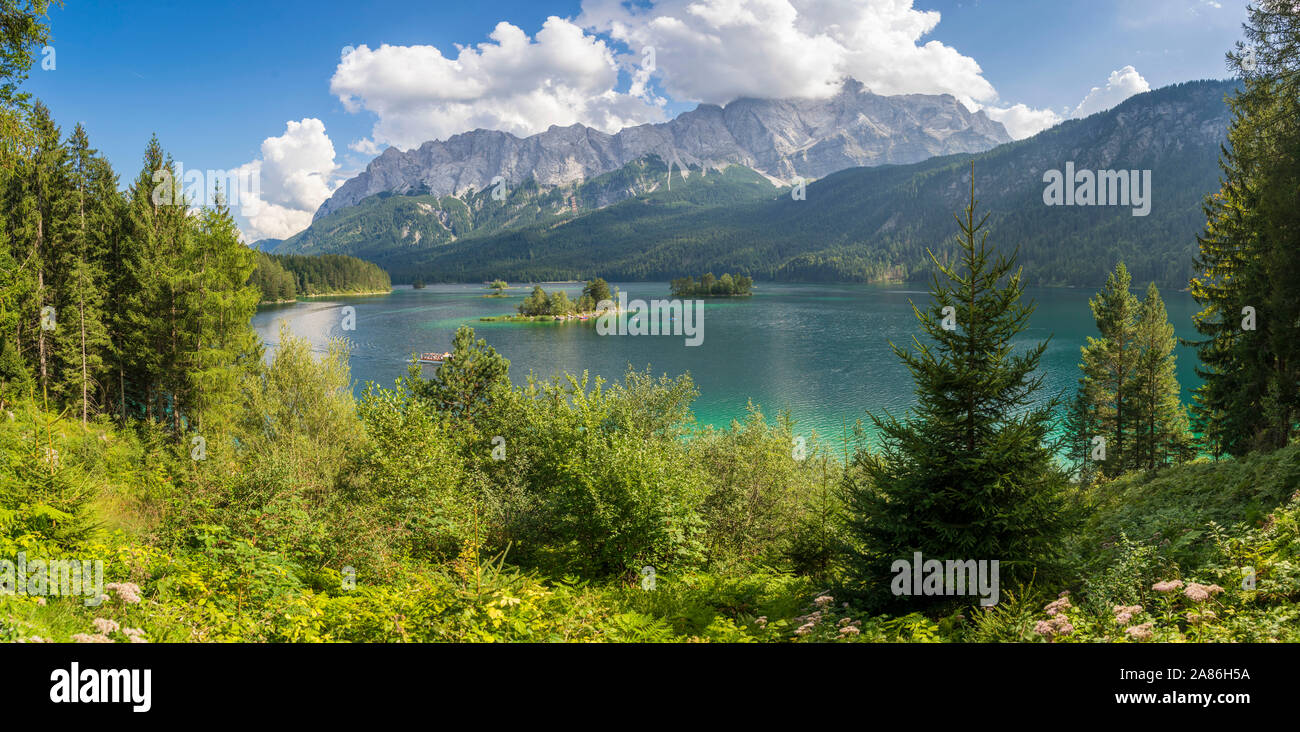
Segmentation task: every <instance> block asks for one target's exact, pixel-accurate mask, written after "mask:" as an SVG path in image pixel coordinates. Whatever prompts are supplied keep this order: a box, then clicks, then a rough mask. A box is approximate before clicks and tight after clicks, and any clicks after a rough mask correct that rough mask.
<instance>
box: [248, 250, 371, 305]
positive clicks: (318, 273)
mask: <svg viewBox="0 0 1300 732" xmlns="http://www.w3.org/2000/svg"><path fill="white" fill-rule="evenodd" d="M255 256H256V260H255V261H256V263H257V266H256V267H255V268H254V269H253V274H252V277H251V278H250V279H249V284H251V285H252V286H254V287H256V288H257V289H258V292H260V293H261V302H288V301H290V300H294V299H296V298H298V297H300V296H301V297H312V296H314V295H338V294H345V293H367V294H369V293H380V292H389V291H390V290H392V289H393V285H392V282H390V281H389V279H388V273H387V272H385V271H383V270H382V269H380V268H379V267H378V266H377V265H375V264H372V263H370V262H366V261H364V260H360V259H357V258H356V257H348V256H344V255H341V254H322V255H320V256H315V257H307V256H302V255H284V254H265V253H263V252H257V253H256V255H255Z"/></svg>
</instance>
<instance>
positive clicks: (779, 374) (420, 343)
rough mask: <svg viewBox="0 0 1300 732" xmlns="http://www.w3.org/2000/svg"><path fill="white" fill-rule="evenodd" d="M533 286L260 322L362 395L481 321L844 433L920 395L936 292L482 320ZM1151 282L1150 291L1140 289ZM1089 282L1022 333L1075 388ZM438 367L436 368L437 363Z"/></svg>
mask: <svg viewBox="0 0 1300 732" xmlns="http://www.w3.org/2000/svg"><path fill="white" fill-rule="evenodd" d="M611 284H612V286H616V287H618V288H619V289H620V290H623V291H624V292H626V293H627V294H628V297H629V298H641V299H645V300H649V299H652V298H655V299H666V298H667V297H668V291H669V288H668V283H666V282H658V283H654V282H629V283H611ZM545 287H546V289H547V291H548V292H550V291H551V290H552V289H553V287H558V288H560V289H563V290H565V291H566V292H567V293H568V294H569V296H570V297H571V298H573V299H577V297H578V295H579V294H580V293H581V289H582V286H581V285H580V284H572V285H556V286H549V285H547V286H545ZM530 291H531V286H529V287H517V288H512V289H511V290H510V291H509V292H510V297H506V298H488V297H483V294H484V292H485V290H484V289H483V286H482V285H430V286H428V287H426V288H424V289H420V290H416V289H412V288H411V287H409V286H405V287H398V288H396V289H394V290H393V292H392V293H391V294H389V295H381V296H366V297H336V298H321V299H313V300H307V301H303V302H298V303H292V304H288V305H272V306H263V307H261V308H259V309H258V312H257V314H256V316H254V318H253V327H254V329H256V331H257V332H258V334H259V335H260V336H261V337H262V339H263V340H264V341H265V342H266V343H267V345H268V350H271V349H274V347H275V345H276V340H277V337H278V328H279V326H278V323H279V321H281V320H285V321H287V322H288V323H289V326H290V330H291V331H292V332H293V333H294V334H295V335H297V336H299V337H305V338H307V339H309V340H310V342H311V343H312V344H313V347H314V349H315V350H316V351H318V352H321V353H323V352H324V350H325V345H326V343H327V341H328V340H329V339H330V338H332V337H346V338H347V339H348V340H349V341H350V342H351V345H352V358H351V366H352V376H353V378H354V380H355V390H356V391H357V393H360V391H361V388H362V386H363V385H364V382H366V381H375V382H378V383H379V384H381V385H383V386H388V387H391V386H392V384H393V381H394V380H395V379H396V378H397V377H398V376H401V375H404V374H405V373H406V365H407V363H408V361H409V359H410V356H411V354H412V353H415V352H426V351H439V352H441V351H444V350H450V348H451V340H452V335H453V334H454V333H455V332H456V328H457V327H458V326H460V325H469V326H471V327H473V328H474V329H475V331H476V333H477V335H478V337H480V338H484V339H486V340H487V342H488V343H489V344H491V345H492V346H493V347H495V348H496V349H497V351H499V352H500V353H501V354H502V355H504V356H505V357H506V358H508V359H509V360H510V376H511V379H512V380H513V381H514V382H515V383H524V382H525V381H526V380H527V376H528V374H529V373H530V372H531V373H533V374H536V375H537V376H539V377H542V378H546V377H550V376H552V375H554V374H559V373H562V372H565V371H568V372H572V373H577V374H581V373H582V371H584V370H587V371H589V372H590V373H591V374H592V376H593V377H594V376H596V375H600V376H603V377H605V378H607V379H619V378H621V377H622V375H623V373H624V372H625V370H626V369H627V367H628V365H629V364H630V365H631V366H633V367H635V368H637V369H645V368H646V366H650V367H651V369H652V370H653V372H654V373H655V374H656V375H658V374H662V373H667V374H669V375H671V376H676V375H678V374H682V373H690V375H691V377H692V378H693V379H694V380H695V384H696V386H697V388H698V389H699V391H700V396H699V399H698V400H697V401H696V402H695V405H694V409H695V416H696V419H697V420H698V421H699V422H701V423H704V424H714V425H719V426H724V425H726V424H727V423H728V422H729V421H730V420H732V419H740V418H743V417H744V415H745V409H746V403H747V402H748V401H750V400H752V401H753V402H754V403H755V404H757V405H759V406H761V407H762V409H763V411H764V412H765V413H766V414H767V415H768V416H769V418H771V417H774V416H775V415H776V413H777V411H778V410H780V409H788V410H789V411H790V413H791V416H792V417H793V418H794V419H795V421H796V431H797V432H798V433H800V434H808V433H810V432H811V431H812V430H816V431H817V432H818V433H819V434H821V435H823V436H828V437H833V438H838V436H839V435H840V434H841V429H842V427H843V425H848V426H849V427H850V428H851V427H852V425H853V423H854V421H855V420H858V419H863V420H864V422H865V421H866V413H867V411H868V410H872V411H878V410H891V411H893V412H895V413H902V412H903V411H905V410H906V409H907V408H908V407H909V406H910V405H911V404H912V403H913V400H914V397H913V392H912V389H913V384H912V380H911V379H910V378H909V376H908V373H907V370H906V368H904V366H903V364H902V363H901V362H900V361H899V360H898V358H897V357H896V356H895V355H894V354H893V352H892V351H891V350H890V348H889V343H890V341H893V342H894V343H897V344H899V345H904V344H910V343H911V338H912V337H913V336H914V335H920V333H921V331H920V329H919V328H918V327H917V321H916V318H915V317H914V316H913V314H912V309H911V305H910V304H909V301H910V300H915V301H916V303H917V305H918V306H922V305H923V304H924V303H925V302H928V300H929V295H928V293H927V292H926V291H925V290H922V289H920V288H917V287H906V286H878V285H803V284H776V283H767V282H763V283H757V284H755V287H754V295H753V296H752V297H748V298H734V299H718V300H708V301H706V304H705V306H704V318H703V323H704V330H703V334H704V338H703V342H702V343H701V344H700V345H698V346H694V347H691V346H687V345H686V338H685V337H683V336H667V335H663V336H631V335H622V336H615V335H609V336H601V335H598V334H597V333H596V328H595V327H594V325H593V324H591V323H578V322H569V323H551V322H544V323H489V322H481V321H479V318H481V317H483V316H490V315H503V314H507V313H512V312H514V311H515V306H516V305H518V304H519V303H520V302H522V301H523V299H524V297H526V296H527V295H528V293H529V292H530ZM1144 291H1145V285H1143V289H1142V290H1138V291H1137V294H1138V295H1139V296H1141V294H1142V292H1144ZM1093 294H1094V293H1092V292H1091V291H1086V290H1076V289H1031V290H1028V291H1027V292H1026V295H1027V297H1028V298H1029V299H1030V300H1033V301H1035V302H1036V303H1037V306H1038V309H1037V310H1036V311H1035V313H1034V314H1033V316H1032V317H1031V320H1030V328H1029V329H1028V330H1027V331H1026V332H1025V333H1024V334H1023V337H1022V338H1021V339H1020V340H1019V341H1017V343H1018V344H1020V343H1023V344H1029V343H1032V342H1035V341H1038V340H1042V339H1044V338H1047V337H1048V336H1051V337H1052V340H1051V342H1050V345H1049V346H1048V349H1047V352H1046V354H1045V355H1044V357H1043V361H1042V368H1043V369H1044V370H1045V374H1046V379H1045V384H1046V386H1047V389H1048V390H1050V391H1051V392H1053V393H1055V392H1058V391H1061V390H1067V391H1068V393H1069V394H1071V395H1072V394H1073V393H1074V390H1075V388H1076V387H1077V383H1078V379H1079V368H1078V364H1079V348H1080V347H1081V346H1082V345H1083V344H1084V342H1085V338H1086V337H1087V336H1089V335H1093V336H1095V335H1096V328H1095V326H1094V324H1093V321H1092V315H1091V313H1090V311H1089V309H1088V298H1089V297H1091V296H1092V295H1093ZM1161 296H1162V297H1163V298H1164V300H1165V305H1166V307H1167V308H1168V310H1169V317H1170V320H1171V321H1172V322H1173V324H1174V329H1175V332H1176V334H1177V335H1179V336H1183V337H1193V336H1195V335H1196V331H1195V329H1194V328H1193V326H1192V314H1193V313H1195V312H1196V311H1197V310H1198V308H1197V305H1196V303H1195V301H1193V300H1192V298H1191V296H1190V295H1188V294H1187V293H1184V292H1163V293H1161ZM345 305H351V306H353V307H355V308H356V327H355V330H350V331H344V330H342V316H343V313H342V307H343V306H345ZM1177 354H1178V376H1179V380H1180V382H1181V383H1182V386H1183V400H1184V402H1188V401H1190V398H1191V391H1192V390H1193V389H1195V387H1196V386H1197V385H1198V384H1199V383H1200V382H1199V379H1198V378H1197V376H1196V374H1195V372H1194V370H1193V369H1194V366H1195V363H1196V354H1195V351H1194V350H1193V349H1192V348H1189V347H1182V346H1180V347H1179V348H1178V351H1177ZM425 368H426V370H431V369H435V368H437V366H426V367H425Z"/></svg>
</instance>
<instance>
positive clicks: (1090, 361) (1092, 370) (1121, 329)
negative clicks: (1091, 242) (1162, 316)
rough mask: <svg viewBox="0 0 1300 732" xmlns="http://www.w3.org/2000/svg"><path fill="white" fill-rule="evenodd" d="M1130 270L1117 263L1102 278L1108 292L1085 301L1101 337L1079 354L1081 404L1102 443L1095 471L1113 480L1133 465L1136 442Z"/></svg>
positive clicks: (1133, 309)
mask: <svg viewBox="0 0 1300 732" xmlns="http://www.w3.org/2000/svg"><path fill="white" fill-rule="evenodd" d="M1131 284H1132V281H1131V278H1130V277H1129V273H1128V269H1127V268H1126V267H1125V266H1124V263H1123V262H1120V263H1119V264H1118V265H1116V266H1115V270H1114V271H1113V272H1111V273H1110V274H1109V275H1108V276H1107V277H1106V286H1105V287H1104V288H1102V291H1101V292H1099V293H1097V295H1096V296H1095V297H1093V298H1092V299H1090V300H1089V301H1088V306H1089V307H1090V308H1091V309H1092V317H1093V320H1094V321H1096V324H1097V330H1098V331H1099V332H1100V337H1093V336H1088V340H1087V343H1086V345H1084V346H1083V348H1082V356H1083V362H1082V363H1081V364H1080V368H1081V369H1082V370H1083V379H1082V380H1081V391H1082V398H1083V399H1084V400H1085V401H1086V402H1087V403H1088V406H1089V408H1090V410H1091V412H1092V425H1093V426H1094V427H1095V428H1096V430H1097V432H1096V433H1095V434H1093V435H1091V436H1086V435H1084V436H1080V438H1083V437H1088V438H1092V437H1102V438H1104V440H1105V442H1104V443H1102V444H1101V447H1103V448H1104V452H1103V453H1102V454H1103V455H1104V457H1102V458H1100V459H1099V460H1098V461H1097V469H1098V470H1099V472H1100V473H1101V474H1103V475H1106V476H1112V477H1113V476H1116V475H1119V474H1121V473H1123V472H1124V471H1126V470H1130V469H1132V468H1134V467H1136V465H1137V462H1138V461H1137V459H1136V457H1135V455H1136V446H1135V437H1136V433H1137V427H1136V425H1137V422H1138V411H1137V404H1136V403H1135V399H1134V397H1133V391H1134V388H1135V387H1134V383H1133V379H1134V376H1135V374H1136V372H1137V363H1138V355H1139V351H1138V347H1137V344H1136V343H1135V338H1136V335H1137V318H1138V309H1139V307H1140V305H1139V303H1138V300H1137V298H1136V297H1134V296H1133V293H1132V292H1130V291H1129V286H1130V285H1131Z"/></svg>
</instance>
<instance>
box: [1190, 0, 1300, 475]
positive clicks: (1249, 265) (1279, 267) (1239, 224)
mask: <svg viewBox="0 0 1300 732" xmlns="http://www.w3.org/2000/svg"><path fill="white" fill-rule="evenodd" d="M1267 5H1268V7H1253V8H1252V10H1251V15H1250V17H1251V23H1250V24H1249V25H1248V26H1247V29H1246V37H1247V38H1248V39H1249V40H1250V42H1251V43H1252V49H1254V50H1253V51H1252V53H1253V57H1252V58H1251V61H1250V62H1249V63H1246V62H1244V61H1243V58H1244V50H1243V49H1239V51H1240V52H1239V53H1237V54H1234V55H1232V56H1231V58H1232V60H1233V62H1234V63H1235V64H1236V65H1237V66H1238V68H1239V70H1240V71H1241V72H1242V74H1243V76H1244V78H1245V82H1244V88H1243V89H1242V90H1241V91H1240V92H1239V93H1237V94H1236V95H1234V96H1233V98H1232V99H1231V100H1230V102H1229V104H1230V106H1231V109H1232V113H1233V119H1232V124H1231V126H1230V127H1229V130H1228V142H1229V147H1228V148H1226V149H1225V150H1224V152H1223V158H1222V161H1221V164H1222V168H1223V177H1222V186H1221V188H1220V190H1219V192H1218V193H1216V194H1215V195H1213V196H1210V197H1208V198H1207V200H1206V202H1205V217H1206V219H1207V221H1206V223H1205V230H1204V232H1203V233H1202V235H1201V236H1200V250H1199V254H1198V256H1197V259H1196V277H1195V278H1194V279H1193V280H1192V295H1193V297H1195V298H1196V300H1197V302H1198V303H1200V304H1201V305H1202V306H1203V308H1204V309H1203V310H1202V311H1201V312H1200V313H1198V314H1197V315H1196V329H1197V331H1198V332H1199V333H1200V334H1201V335H1202V336H1203V338H1202V339H1201V340H1200V341H1199V342H1198V343H1197V349H1198V351H1199V355H1200V360H1201V367H1200V368H1199V369H1198V373H1200V375H1201V376H1202V378H1204V380H1205V382H1204V384H1203V385H1202V387H1201V389H1200V390H1199V392H1198V393H1197V399H1196V403H1195V405H1194V412H1195V418H1196V423H1197V425H1198V429H1199V430H1200V431H1202V432H1204V433H1205V434H1206V435H1207V436H1208V437H1209V438H1210V449H1211V451H1212V452H1213V453H1214V454H1216V455H1218V454H1229V455H1243V454H1245V453H1247V452H1249V451H1251V450H1256V449H1276V448H1278V447H1281V446H1282V445H1285V444H1287V443H1288V441H1289V440H1290V439H1291V438H1292V437H1293V436H1294V435H1295V434H1296V428H1297V420H1300V337H1297V336H1300V330H1298V329H1300V99H1298V98H1297V96H1296V93H1295V90H1296V86H1297V83H1300V82H1297V78H1300V9H1296V8H1294V7H1292V6H1288V5H1286V4H1283V3H1278V4H1277V5H1278V7H1276V8H1274V7H1272V4H1267Z"/></svg>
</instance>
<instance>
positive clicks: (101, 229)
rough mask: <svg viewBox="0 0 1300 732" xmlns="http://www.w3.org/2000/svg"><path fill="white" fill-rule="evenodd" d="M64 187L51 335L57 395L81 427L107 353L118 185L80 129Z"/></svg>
mask: <svg viewBox="0 0 1300 732" xmlns="http://www.w3.org/2000/svg"><path fill="white" fill-rule="evenodd" d="M68 163H69V168H68V173H69V174H68V183H69V186H70V193H71V194H72V197H73V205H72V207H71V210H70V211H68V214H69V215H70V217H71V222H70V224H69V226H68V227H67V228H68V231H69V239H68V242H67V245H66V246H65V247H64V248H63V251H61V252H59V256H58V259H59V261H58V266H57V271H58V272H59V280H60V294H59V298H58V311H59V312H60V313H61V314H62V316H63V317H62V323H61V324H60V328H59V329H58V330H56V336H57V337H56V339H55V340H56V343H57V346H56V351H57V361H58V363H59V372H60V376H59V380H58V387H57V392H58V393H59V396H60V397H61V401H62V402H63V403H64V404H65V405H68V406H71V407H74V408H75V411H76V412H77V413H79V414H80V415H81V421H82V423H85V422H87V421H88V420H89V418H90V413H91V410H92V408H93V406H94V405H96V404H97V403H98V397H99V395H98V392H99V389H100V384H101V377H102V373H103V369H104V357H105V355H106V352H107V350H108V329H107V327H106V326H105V325H104V312H103V304H104V297H103V294H102V293H103V291H104V272H103V270H102V269H101V266H102V263H103V259H104V249H105V247H106V246H107V245H108V239H109V238H110V237H111V236H113V235H114V234H115V233H116V232H115V224H116V221H115V220H114V211H115V206H114V199H115V198H116V196H117V181H116V177H115V176H113V174H112V170H111V169H110V168H109V167H108V164H107V162H105V161H104V160H102V159H101V158H99V157H98V156H97V155H96V151H95V150H93V149H91V147H90V139H89V137H88V136H87V135H86V131H85V129H84V128H83V127H82V126H81V125H77V127H76V128H75V129H74V130H73V133H72V136H71V137H70V138H69V141H68Z"/></svg>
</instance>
